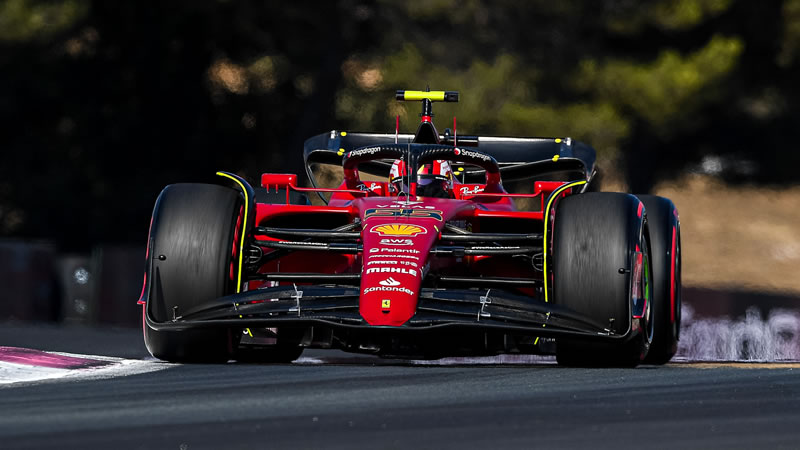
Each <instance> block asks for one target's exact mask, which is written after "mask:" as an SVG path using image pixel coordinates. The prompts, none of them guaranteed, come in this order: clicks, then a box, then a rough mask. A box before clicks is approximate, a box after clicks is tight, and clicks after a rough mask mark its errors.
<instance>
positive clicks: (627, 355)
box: [552, 192, 653, 367]
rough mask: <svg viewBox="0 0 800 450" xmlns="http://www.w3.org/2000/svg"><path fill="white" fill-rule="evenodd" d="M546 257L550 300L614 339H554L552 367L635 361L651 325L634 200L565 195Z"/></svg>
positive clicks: (644, 233)
mask: <svg viewBox="0 0 800 450" xmlns="http://www.w3.org/2000/svg"><path fill="white" fill-rule="evenodd" d="M552 255H553V301H554V303H556V304H558V305H560V306H565V307H567V308H570V309H572V310H573V311H575V312H577V313H579V314H581V315H583V316H585V317H586V318H589V319H591V320H592V321H594V322H595V323H596V324H597V325H598V326H599V327H602V328H605V329H608V330H610V331H612V332H613V334H615V335H617V336H620V339H619V340H618V341H604V342H597V341H595V340H581V339H571V338H559V339H557V341H556V357H557V359H558V363H559V364H562V365H569V366H606V367H633V366H636V365H638V364H639V363H641V362H642V360H643V359H644V357H645V355H646V354H647V351H648V348H649V345H650V341H651V339H652V333H653V328H652V322H651V320H650V303H651V302H650V301H649V299H650V298H651V297H652V296H651V295H650V294H651V280H652V268H651V264H650V249H649V238H648V230H647V221H646V219H645V217H644V214H643V211H642V208H641V202H640V201H639V199H637V198H636V197H634V196H632V195H628V194H621V193H610V192H596V193H586V194H579V195H573V196H570V197H567V198H564V199H563V200H561V201H560V202H559V203H558V205H557V209H556V215H555V223H554V229H553V253H552ZM623 336H624V338H623Z"/></svg>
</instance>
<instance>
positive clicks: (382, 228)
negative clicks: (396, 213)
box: [369, 223, 428, 237]
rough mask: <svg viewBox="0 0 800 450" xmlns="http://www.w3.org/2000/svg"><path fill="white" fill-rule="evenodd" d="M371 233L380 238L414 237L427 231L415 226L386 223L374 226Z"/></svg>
mask: <svg viewBox="0 0 800 450" xmlns="http://www.w3.org/2000/svg"><path fill="white" fill-rule="evenodd" d="M369 231H371V232H372V233H378V234H379V235H381V236H409V237H414V236H416V235H418V234H426V233H427V232H428V230H426V229H425V228H422V227H418V226H416V225H409V224H405V223H387V224H383V225H375V226H374V227H372V229H371V230H369Z"/></svg>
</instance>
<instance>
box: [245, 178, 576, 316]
mask: <svg viewBox="0 0 800 450" xmlns="http://www.w3.org/2000/svg"><path fill="white" fill-rule="evenodd" d="M356 176H357V175H356ZM296 180H297V177H296V175H281V174H264V175H263V176H262V186H263V187H265V188H272V189H277V188H289V189H286V192H287V194H286V196H287V201H288V192H289V190H290V189H292V190H297V191H303V192H311V191H317V189H309V188H300V187H297V186H296V184H295V183H296ZM564 184H565V183H564V182H552V181H539V182H536V183H534V192H533V193H531V194H509V193H506V192H504V191H501V192H496V193H492V194H489V193H485V192H484V189H485V188H486V185H485V184H460V183H457V184H456V186H455V189H454V192H453V198H451V199H442V198H422V197H417V198H415V199H414V200H410V199H409V198H408V197H405V196H402V197H387V196H384V195H382V194H384V193H386V192H387V191H388V189H387V185H386V183H385V182H369V183H367V184H366V187H367V189H366V190H356V189H347V188H346V183H343V184H342V186H341V187H340V188H339V189H336V190H334V191H335V192H334V194H333V196H332V198H331V200H330V202H329V204H328V205H327V206H311V205H291V204H258V205H257V209H256V226H259V225H264V224H269V223H270V222H271V221H273V220H275V219H276V218H279V217H281V216H291V217H303V216H305V217H307V219H306V220H303V222H307V223H309V224H313V223H314V219H315V217H318V216H319V215H320V214H334V215H337V214H341V215H344V216H347V219H346V220H343V221H352V220H353V219H356V220H357V221H360V222H361V224H362V227H361V229H362V231H361V239H360V243H361V245H362V246H363V252H362V253H361V254H360V255H340V254H329V253H318V252H314V253H311V252H308V253H302V252H295V253H292V254H290V255H287V256H285V257H283V258H282V259H281V260H280V265H278V263H271V264H268V265H266V266H264V267H262V269H261V271H262V272H276V271H281V272H326V273H360V274H361V283H360V301H359V311H360V313H361V316H362V317H363V319H364V320H365V321H366V322H367V323H368V324H369V325H374V326H401V325H403V324H405V323H406V322H407V321H408V320H409V319H411V318H412V317H413V316H414V314H415V312H416V307H417V299H418V295H419V293H420V289H421V286H422V282H423V279H424V278H425V276H426V274H427V273H428V272H429V271H430V270H431V268H434V269H436V270H443V269H444V270H448V266H449V272H450V273H455V274H469V273H480V274H482V275H488V276H491V275H496V276H506V277H509V276H534V277H535V276H537V275H536V274H535V273H533V271H528V270H524V271H521V270H520V269H519V268H518V267H515V265H513V264H508V261H505V260H503V259H501V258H492V257H487V256H465V257H463V258H459V259H458V260H457V259H456V258H436V257H432V256H431V254H430V251H431V249H432V247H434V246H435V245H436V243H437V242H438V241H439V237H440V236H441V233H442V230H444V228H445V223H447V222H451V221H460V222H463V223H464V224H469V225H467V227H468V228H469V229H471V230H472V231H473V232H479V231H480V223H481V219H485V218H513V219H523V220H530V221H538V222H541V221H542V220H543V215H544V214H543V212H542V211H541V210H543V209H544V203H545V200H546V199H547V198H548V196H549V195H550V194H551V193H552V192H553V191H555V190H556V189H558V188H559V187H561V186H563V185H564ZM327 191H330V190H327ZM568 191H569V190H567V192H565V193H564V194H563V195H566V194H567V193H568ZM514 197H525V198H531V199H535V203H536V204H538V205H539V207H540V208H539V209H540V210H539V211H517V210H516V208H515V207H514V202H513V200H512V198H514ZM310 226H313V225H310ZM264 238H266V237H264ZM266 239H269V238H266ZM261 285H262V284H261V283H259V282H250V286H249V288H250V289H254V288H257V287H259V286H261ZM523 291H526V290H525V289H523ZM528 291H529V290H528ZM528 293H530V292H528Z"/></svg>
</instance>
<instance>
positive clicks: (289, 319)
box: [145, 285, 625, 340]
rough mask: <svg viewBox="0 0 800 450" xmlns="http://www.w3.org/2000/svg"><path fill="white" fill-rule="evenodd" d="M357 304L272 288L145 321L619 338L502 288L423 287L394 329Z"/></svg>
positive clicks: (310, 291)
mask: <svg viewBox="0 0 800 450" xmlns="http://www.w3.org/2000/svg"><path fill="white" fill-rule="evenodd" d="M358 302H359V289H358V288H354V287H337V286H309V285H303V286H296V285H291V286H276V287H269V288H263V289H258V290H254V291H247V292H242V293H239V294H234V295H229V296H226V297H221V298H218V299H216V300H214V301H212V302H209V303H207V304H205V305H201V306H198V307H196V308H194V309H192V310H189V311H185V312H183V313H182V314H180V315H176V316H175V317H174V318H173V319H172V320H170V321H166V322H156V321H154V320H153V319H152V318H151V317H150V315H149V314H146V320H147V322H148V325H150V326H151V327H152V328H154V329H156V330H186V329H194V328H206V327H242V328H244V327H280V326H327V327H330V328H334V329H336V328H341V329H362V330H368V329H369V330H386V331H393V332H400V333H403V332H419V331H425V330H434V329H442V328H450V327H455V328H458V327H462V328H485V329H487V330H490V329H492V330H498V329H499V330H507V331H509V332H515V333H523V334H531V335H536V336H549V337H558V336H571V337H584V338H595V339H611V340H619V339H623V338H625V336H623V335H619V334H614V333H613V332H612V331H610V330H609V329H607V328H605V327H603V326H602V325H601V324H598V323H596V322H593V321H592V320H591V319H588V318H586V317H583V316H581V315H580V314H577V313H575V312H574V311H572V310H569V309H566V308H563V307H559V306H558V305H553V304H550V303H544V302H541V301H537V300H535V299H532V298H530V297H527V296H523V295H519V294H515V293H512V292H508V291H505V290H502V289H484V290H475V289H460V290H459V289H433V288H423V289H422V291H421V292H420V296H419V302H418V305H417V312H416V314H415V315H414V316H413V317H412V318H411V320H409V321H408V322H407V323H406V324H404V325H403V326H400V327H393V326H392V327H376V326H371V325H369V324H367V323H366V322H365V321H364V320H363V318H362V317H361V315H360V314H359V309H358ZM145 310H147V308H145Z"/></svg>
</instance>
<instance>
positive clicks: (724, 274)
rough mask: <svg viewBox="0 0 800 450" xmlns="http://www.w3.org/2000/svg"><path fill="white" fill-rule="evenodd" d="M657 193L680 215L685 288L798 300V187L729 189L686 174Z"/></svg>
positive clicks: (703, 178)
mask: <svg viewBox="0 0 800 450" xmlns="http://www.w3.org/2000/svg"><path fill="white" fill-rule="evenodd" d="M654 193H655V194H657V195H662V196H664V197H668V198H670V199H672V201H673V202H674V203H675V205H676V206H677V207H678V211H679V213H680V218H681V237H682V244H683V282H684V285H686V286H695V287H707V288H714V289H753V290H759V291H769V292H781V293H791V294H797V295H800V270H798V267H799V266H800V186H796V187H792V188H787V189H781V190H774V189H768V188H761V187H752V186H744V187H730V186H726V185H724V184H723V183H720V182H719V181H717V180H715V179H713V178H711V177H708V176H703V175H688V176H686V177H684V178H683V179H682V180H680V181H679V182H674V183H669V184H664V185H661V186H658V187H657V188H656V190H655V192H654Z"/></svg>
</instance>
